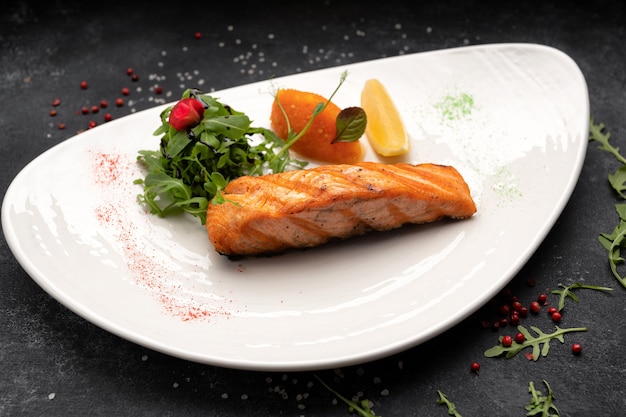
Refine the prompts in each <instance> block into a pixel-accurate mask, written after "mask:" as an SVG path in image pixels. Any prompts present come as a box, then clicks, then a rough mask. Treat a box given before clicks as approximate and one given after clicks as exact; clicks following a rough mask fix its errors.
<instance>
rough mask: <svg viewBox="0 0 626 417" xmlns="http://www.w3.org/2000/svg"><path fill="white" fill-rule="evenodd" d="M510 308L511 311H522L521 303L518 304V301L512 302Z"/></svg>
mask: <svg viewBox="0 0 626 417" xmlns="http://www.w3.org/2000/svg"><path fill="white" fill-rule="evenodd" d="M511 307H512V308H513V311H518V312H519V311H520V310H521V309H522V307H523V306H522V303H520V302H519V301H513V304H511Z"/></svg>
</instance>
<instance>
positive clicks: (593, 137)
mask: <svg viewBox="0 0 626 417" xmlns="http://www.w3.org/2000/svg"><path fill="white" fill-rule="evenodd" d="M605 128H606V126H605V125H604V123H598V124H596V123H595V122H594V120H593V117H591V119H590V122H589V140H590V141H596V142H599V143H600V145H599V146H598V149H600V150H602V151H606V152H609V153H610V154H612V155H613V156H614V157H615V159H617V160H618V161H619V162H621V163H622V165H626V158H624V157H623V156H622V155H621V153H620V150H619V147H615V146H613V145H611V143H610V142H609V141H610V139H611V133H610V132H606V133H604V132H605Z"/></svg>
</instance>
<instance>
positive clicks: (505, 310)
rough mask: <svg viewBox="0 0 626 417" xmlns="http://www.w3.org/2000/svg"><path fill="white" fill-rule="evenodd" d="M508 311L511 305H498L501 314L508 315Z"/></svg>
mask: <svg viewBox="0 0 626 417" xmlns="http://www.w3.org/2000/svg"><path fill="white" fill-rule="evenodd" d="M510 311H511V307H509V305H508V304H502V305H501V306H500V314H502V315H503V316H506V315H508V314H509V312H510Z"/></svg>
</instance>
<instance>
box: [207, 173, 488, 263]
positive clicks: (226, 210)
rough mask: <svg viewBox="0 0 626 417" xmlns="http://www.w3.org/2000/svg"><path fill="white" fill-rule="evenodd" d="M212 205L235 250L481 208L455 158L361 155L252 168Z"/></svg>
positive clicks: (277, 246) (270, 250)
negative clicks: (303, 165)
mask: <svg viewBox="0 0 626 417" xmlns="http://www.w3.org/2000/svg"><path fill="white" fill-rule="evenodd" d="M223 194H224V198H225V199H226V200H227V201H226V202H224V203H221V204H215V203H211V204H209V208H208V209H207V221H206V227H207V231H208V235H209V240H210V241H211V243H212V244H213V246H214V247H215V250H217V252H218V253H220V254H222V255H227V256H255V255H264V254H277V253H281V252H284V251H286V250H288V249H291V248H306V247H313V246H318V245H322V244H324V243H326V242H328V241H330V240H332V239H346V238H349V237H351V236H356V235H361V234H364V233H366V232H368V231H384V230H391V229H395V228H398V227H400V226H402V225H404V224H408V223H413V224H421V223H429V222H434V221H437V220H440V219H443V218H451V219H466V218H468V217H471V216H472V215H473V214H474V213H475V212H476V205H475V203H474V200H473V199H472V197H471V195H470V190H469V187H468V185H467V184H466V182H465V180H464V179H463V177H462V176H461V174H459V172H458V171H457V170H456V169H455V168H454V167H451V166H445V165H436V164H419V165H411V164H406V163H398V164H383V163H377V162H361V163H358V164H354V165H343V164H340V165H324V166H319V167H315V168H311V169H305V170H298V171H289V172H283V173H277V174H269V175H263V176H254V177H252V176H244V177H240V178H237V179H235V180H233V181H231V182H230V183H229V184H228V185H227V186H226V188H225V189H224V192H223Z"/></svg>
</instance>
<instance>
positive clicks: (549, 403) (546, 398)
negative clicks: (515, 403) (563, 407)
mask: <svg viewBox="0 0 626 417" xmlns="http://www.w3.org/2000/svg"><path fill="white" fill-rule="evenodd" d="M543 383H544V385H545V386H546V388H547V389H548V394H547V395H543V394H542V393H541V391H539V390H537V389H536V388H535V383H534V382H532V381H530V383H529V384H528V392H529V393H530V395H531V400H530V403H529V404H528V405H527V406H526V407H525V409H526V411H527V413H526V415H527V416H539V417H559V416H560V415H561V414H560V412H559V409H558V408H556V406H555V405H554V402H553V401H554V392H553V391H552V388H551V387H550V385H549V384H548V382H547V381H546V380H545V379H544V380H543Z"/></svg>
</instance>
